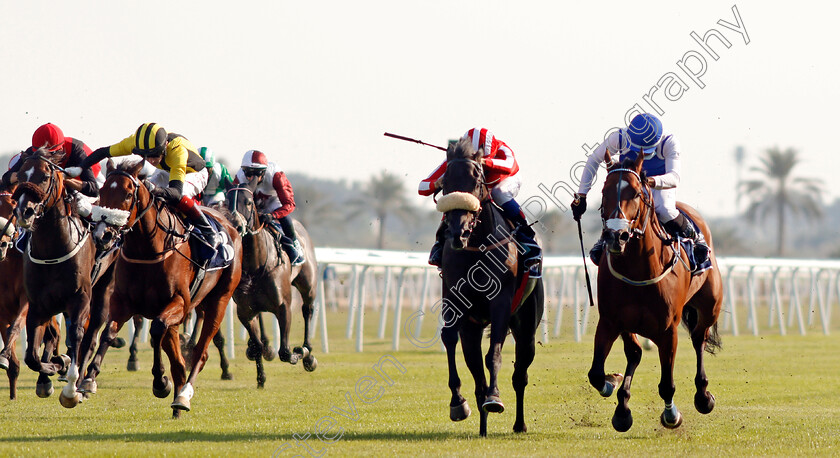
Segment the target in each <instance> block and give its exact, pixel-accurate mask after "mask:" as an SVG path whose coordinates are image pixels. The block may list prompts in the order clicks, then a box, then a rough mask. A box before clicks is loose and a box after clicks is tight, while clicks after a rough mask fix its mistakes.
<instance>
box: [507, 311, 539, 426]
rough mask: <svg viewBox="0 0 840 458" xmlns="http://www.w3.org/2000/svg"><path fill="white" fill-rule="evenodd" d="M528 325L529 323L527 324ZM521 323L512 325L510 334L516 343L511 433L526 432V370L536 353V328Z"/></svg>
mask: <svg viewBox="0 0 840 458" xmlns="http://www.w3.org/2000/svg"><path fill="white" fill-rule="evenodd" d="M529 324H530V322H529ZM523 325H524V323H523V322H518V323H513V324H512V326H511V333H512V334H513V338H514V340H515V341H516V361H515V362H514V368H513V391H514V392H516V421H515V422H514V423H513V432H515V433H524V432H526V431H528V427H527V426H525V387H526V386H528V368H529V367H530V366H531V363H532V362H534V354H535V353H536V348H535V344H536V336H535V331H536V328H533V329H532V327H531V326H524V329H523Z"/></svg>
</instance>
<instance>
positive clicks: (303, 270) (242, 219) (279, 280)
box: [226, 182, 318, 388]
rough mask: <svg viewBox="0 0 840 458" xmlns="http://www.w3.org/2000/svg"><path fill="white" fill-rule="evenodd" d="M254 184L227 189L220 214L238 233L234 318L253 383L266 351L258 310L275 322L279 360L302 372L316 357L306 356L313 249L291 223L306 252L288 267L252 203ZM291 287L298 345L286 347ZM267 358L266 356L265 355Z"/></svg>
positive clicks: (262, 380)
mask: <svg viewBox="0 0 840 458" xmlns="http://www.w3.org/2000/svg"><path fill="white" fill-rule="evenodd" d="M254 186H256V182H253V183H252V184H246V185H240V186H237V187H234V188H231V189H229V190H228V191H227V199H226V200H227V203H228V212H227V213H226V216H227V217H228V219H229V220H230V222H231V224H233V226H234V227H235V228H236V230H237V231H239V234H240V236H241V237H242V246H243V256H242V282H241V283H240V285H239V287H238V288H237V289H236V292H235V293H234V295H233V300H234V301H235V302H236V312H237V315H238V316H239V321H240V322H242V325H243V326H245V327H246V328H247V329H248V334H249V339H248V350H247V352H246V354H247V356H248V358H249V359H253V360H254V361H255V362H256V365H257V386H258V387H259V388H262V387H263V386H264V384H265V371H264V370H263V366H262V356H265V355H266V353H268V352H271V351H272V350H270V347H269V346H268V345H267V339H266V336H265V332H264V330H263V329H262V326H261V323H260V322H259V320H258V318H259V317H258V314H259V313H260V312H270V313H273V314H274V316H276V317H277V321H278V323H280V343H279V347H280V348H279V349H278V355H279V357H280V360H281V361H284V362H288V363H291V364H297V362H298V360H300V359H302V360H303V367H304V368H305V369H306V370H307V371H314V370H315V368H316V367H317V365H318V361H317V360H316V359H315V357H314V356H313V355H312V345H311V344H310V343H309V330H310V325H311V323H310V321H311V317H312V304H313V302H314V301H315V294H316V286H317V284H316V282H317V270H318V267H317V263H316V260H315V250H314V247H313V244H312V240H311V239H310V238H309V234H308V233H307V232H306V229H304V227H303V225H302V224H300V222H298V221H295V222H294V224H295V230H296V231H297V233H298V238H299V240H300V241H301V244H302V245H303V248H304V250H306V256H305V257H306V262H305V263H303V264H302V265H300V266H295V267H292V266H291V265H290V263H289V257H288V256H287V255H286V253H285V252H284V251H283V250H280V249H277V247H276V245H275V242H274V236H273V235H272V234H271V233H270V232H269V230H268V229H266V228H265V226H264V225H263V223H262V222H261V221H260V219H259V217H258V214H257V209H256V206H255V204H254V189H253V188H254ZM292 285H293V286H295V288H297V290H298V292H299V293H300V295H301V297H302V298H303V305H302V307H301V312H302V314H303V326H304V328H303V346H301V347H295V348H294V350H290V349H289V332H290V330H291V324H292V311H291V308H292V291H291V286H292ZM266 359H269V358H266Z"/></svg>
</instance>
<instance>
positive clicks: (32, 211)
mask: <svg viewBox="0 0 840 458" xmlns="http://www.w3.org/2000/svg"><path fill="white" fill-rule="evenodd" d="M33 216H35V209H34V208H27V209H25V210H24V211H23V217H24V218H27V219H28V218H32V217H33Z"/></svg>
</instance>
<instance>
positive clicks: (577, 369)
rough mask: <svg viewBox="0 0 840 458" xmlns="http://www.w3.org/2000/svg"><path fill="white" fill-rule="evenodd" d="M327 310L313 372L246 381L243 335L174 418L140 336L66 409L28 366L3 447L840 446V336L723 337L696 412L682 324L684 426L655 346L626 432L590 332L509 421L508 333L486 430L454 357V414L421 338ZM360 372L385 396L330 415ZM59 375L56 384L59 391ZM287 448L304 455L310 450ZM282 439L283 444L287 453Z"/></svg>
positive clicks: (78, 451) (371, 452) (253, 450)
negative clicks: (459, 399)
mask: <svg viewBox="0 0 840 458" xmlns="http://www.w3.org/2000/svg"><path fill="white" fill-rule="evenodd" d="M374 317H377V318H378V316H377V315H375V314H368V315H367V316H366V319H367V322H366V325H368V326H366V328H369V329H375V327H376V324H378V321H377V319H376V318H374ZM330 321H331V323H332V324H331V336H332V340H331V342H330V344H331V350H332V352H331V353H329V354H321V353H320V352H319V351H318V350H319V349H320V342H318V341H316V342H315V347H316V356H317V357H318V360H319V367H318V369H317V371H316V372H314V373H307V372H304V370H303V368H302V367H301V366H300V365H298V366H289V365H288V364H284V363H280V362H279V361H277V360H275V361H273V362H270V363H267V364H266V370H267V376H268V382H267V383H266V388H265V389H263V390H257V389H256V388H255V387H256V376H255V369H254V367H253V363H252V362H250V361H247V360H246V359H245V358H244V355H243V352H244V346H243V345H242V344H241V342H240V341H239V339H238V338H237V345H238V347H237V352H238V353H237V357H236V359H234V360H233V361H232V364H233V366H232V370H233V372H234V376H235V379H234V380H233V381H222V380H220V379H219V374H220V370H219V368H218V357H217V356H216V355H215V354H211V357H210V361H209V363H208V367H207V368H206V369H205V371H204V372H203V373H202V374H201V376H200V377H199V381H198V386H197V388H196V395H195V397H194V398H193V402H192V407H193V410H192V411H191V412H188V413H185V414H184V415H183V416H182V418H181V419H179V420H172V419H171V418H170V417H171V410H170V409H169V404H170V402H171V401H172V399H171V397H170V398H169V399H165V400H164V399H157V398H155V397H154V396H153V395H152V393H151V374H150V361H151V351H150V350H149V349H148V348H147V347H146V346H145V345H144V348H143V350H142V352H141V370H140V372H136V373H129V372H127V371H126V370H125V360H126V358H127V351H126V350H125V349H121V350H115V351H112V352H111V353H109V355H108V358H107V360H106V364H105V367H104V370H103V374H102V375H101V376H100V378H99V392H98V393H97V394H96V395H94V397H93V398H92V399H90V400H89V401H86V402H84V403H83V404H81V405H79V406H78V407H76V408H75V409H65V408H63V407H61V406H60V405H59V403H58V398H57V396H58V393H57V392H56V394H54V395H53V396H52V397H51V398H49V399H39V398H37V397H36V396H35V393H34V391H35V378H36V377H35V374H34V373H33V372H31V371H29V370H28V369H26V368H24V369H23V371H22V374H21V378H20V382H19V387H18V390H19V391H18V399H17V400H16V401H9V400H8V391H7V389H8V388H6V387H5V385H4V386H3V388H2V389H0V409H2V417H0V418H2V420H0V421H2V425H0V426H2V427H0V456H9V455H12V456H58V455H64V456H69V455H74V456H75V455H78V456H82V455H96V456H103V455H104V456H110V455H121V456H122V455H130V456H141V455H142V456H147V455H167V456H242V455H248V456H270V455H271V454H272V453H273V452H274V451H275V450H277V449H278V447H281V446H282V445H283V444H284V443H288V442H292V443H293V442H294V439H293V434H297V435H305V434H306V433H310V432H312V431H313V428H314V426H315V424H316V423H317V422H318V421H319V419H321V418H324V417H326V416H331V417H332V418H334V419H335V421H336V425H335V427H336V428H339V427H340V428H342V430H343V435H342V436H341V437H340V439H338V440H337V441H335V442H334V443H332V444H329V445H327V444H324V443H322V442H320V441H319V440H318V439H315V437H314V436H310V439H309V441H308V442H307V443H308V444H310V445H311V446H312V447H313V449H315V450H316V451H321V452H324V453H328V454H332V455H337V456H344V455H367V456H383V455H399V456H405V455H413V456H438V455H449V456H476V455H491V454H492V455H497V456H498V455H501V456H555V455H567V456H605V455H625V456H639V455H657V456H661V455H669V456H675V455H692V456H697V455H711V456H722V455H737V456H741V455H753V456H756V455H758V456H767V455H772V456H790V455H806V454H807V455H835V456H836V455H838V454H840V438H838V437H840V431H839V430H838V427H840V405H838V399H840V398H838V394H837V388H836V386H835V384H834V383H835V381H836V379H837V376H838V369H840V335H838V334H837V333H835V334H834V335H831V336H823V335H817V334H813V335H808V336H798V335H791V336H786V337H780V336H776V335H773V336H763V337H753V336H740V337H732V336H729V335H724V336H723V339H724V348H723V350H722V351H721V352H720V354H719V355H717V356H714V357H707V359H706V369H707V373H708V375H709V379H710V382H711V384H710V390H711V391H712V392H713V393H714V395H715V396H716V398H717V406H716V408H715V410H714V411H713V412H712V413H711V414H709V415H701V414H699V413H697V412H696V411H695V410H694V408H693V395H694V384H693V377H694V356H693V351H692V350H691V348H690V344H689V341H688V338H687V336H686V334H685V332H681V343H680V348H679V353H678V355H677V368H676V374H675V378H676V384H677V393H676V397H675V401H676V404H677V406H678V407H679V408H680V410H681V411H682V413H683V415H684V422H683V425H682V426H681V427H680V428H679V429H677V430H666V429H664V428H663V427H661V426H660V425H659V414H660V413H661V411H662V407H663V405H662V401H661V400H660V399H659V397H658V395H657V384H658V383H659V361H658V357H657V356H656V353H655V351H654V352H645V354H644V356H643V359H642V364H641V366H640V367H639V370H638V371H637V374H636V377H635V379H634V384H633V391H632V393H633V398H632V400H631V401H630V405H631V408H632V409H633V417H634V420H635V424H634V425H633V428H632V429H631V430H630V431H629V432H627V433H618V432H615V431H614V430H613V429H612V427H611V426H610V418H611V416H612V412H613V409H614V408H615V398H614V397H613V398H610V399H604V398H601V397H600V396H599V395H598V393H597V392H596V391H595V390H594V389H593V388H592V387H590V386H589V384H588V382H587V379H586V373H587V371H588V369H589V364H590V362H591V350H592V343H591V341H592V340H591V339H592V338H591V336H587V337H586V338H585V342H584V343H574V342H571V341H570V339H569V338H568V337H566V338H561V339H556V338H555V339H552V340H551V343H550V344H546V345H542V346H538V348H537V355H536V360H535V362H534V364H533V366H532V367H531V370H530V382H531V384H530V386H529V387H528V390H527V392H526V422H527V424H528V428H529V431H528V433H526V434H514V433H513V432H512V426H513V421H514V411H513V409H514V406H515V396H514V393H513V389H512V388H511V386H510V376H511V372H512V370H513V365H512V364H511V361H512V359H513V353H512V350H513V345H510V344H509V345H508V346H507V347H505V355H504V366H503V371H502V374H501V378H500V380H501V383H500V388H501V391H502V399H503V400H504V402H505V403H506V405H507V407H508V410H507V411H505V413H503V414H501V415H492V416H491V417H490V419H489V427H488V432H489V437H488V438H487V439H480V438H479V437H478V416H477V414H476V413H475V412H476V410H477V406H475V402H474V400H473V395H472V393H473V382H472V378H471V376H470V375H469V372H468V371H467V370H466V367H465V366H464V364H463V362H462V361H459V368H460V375H461V378H462V380H463V383H464V387H463V392H464V394H465V397H467V399H468V400H469V402H470V405H471V407H472V408H473V411H474V414H473V416H471V417H470V418H469V419H467V420H466V421H463V422H459V423H453V422H450V421H449V418H448V402H449V390H448V388H447V386H446V380H447V373H446V365H445V355H444V354H443V353H441V352H439V351H438V347H437V346H435V347H433V348H432V349H428V350H419V349H417V348H414V347H412V346H411V344H410V343H408V341H403V344H402V346H401V348H402V349H403V351H400V352H396V353H393V352H391V351H390V348H391V344H390V341H379V340H375V339H370V338H368V339H367V342H366V347H365V352H364V353H354V352H352V349H353V342H352V341H348V340H346V339H344V338H343V337H344V321H343V320H342V317H341V316H338V315H330ZM389 333H390V330H389ZM293 334H294V336H299V335H300V330H299V329H297V328H295V329H294V331H293ZM370 335H375V331H374V332H371V333H369V334H368V336H370ZM294 336H293V337H294ZM237 337H238V335H237ZM296 340H297V337H295V338H294V339H293V341H296ZM485 346H486V345H485ZM387 354H392V355H393V356H394V357H395V358H396V359H397V360H399V362H400V363H402V364H403V365H404V367H405V373H403V374H400V373H399V372H398V371H396V370H394V369H393V367H391V366H388V365H386V366H384V367H385V368H386V371H387V373H388V374H389V375H390V376H391V377H392V378H393V380H394V382H395V383H394V384H393V385H391V386H389V385H387V384H383V383H382V382H381V379H380V378H379V376H378V375H377V374H376V372H375V371H374V369H373V365H374V364H376V363H377V361H378V360H379V358H380V357H382V356H383V355H387ZM459 359H461V358H460V355H459ZM624 364H625V362H624V356H623V352H622V351H621V345H620V344H617V346H616V347H614V349H613V354H612V355H611V356H610V358H609V359H608V361H607V370H609V371H619V372H623V371H624ZM365 376H372V377H374V378H375V379H376V380H380V382H379V385H377V387H381V388H382V389H383V392H382V395H381V398H379V399H378V400H376V401H375V402H373V403H370V404H366V403H364V402H361V401H360V399H359V398H358V397H357V395H356V394H352V396H353V399H354V406H355V409H356V416H355V417H356V418H355V420H352V419H349V418H346V417H344V416H341V415H339V414H338V413H336V412H335V410H336V409H339V408H340V409H344V410H349V409H350V407H349V406H348V403H347V400H346V399H345V393H347V392H350V393H355V387H356V383H357V382H358V381H359V380H360V379H361V378H363V377H365ZM62 385H63V384H61V383H57V384H56V388H57V390H58V389H59V388H60V387H61V386H62ZM294 451H295V452H296V453H300V454H303V455H304V456H306V455H307V454H306V451H305V450H304V449H303V448H295V449H294ZM287 452H289V453H286V454H285V455H284V456H292V455H293V453H291V450H288V451H287Z"/></svg>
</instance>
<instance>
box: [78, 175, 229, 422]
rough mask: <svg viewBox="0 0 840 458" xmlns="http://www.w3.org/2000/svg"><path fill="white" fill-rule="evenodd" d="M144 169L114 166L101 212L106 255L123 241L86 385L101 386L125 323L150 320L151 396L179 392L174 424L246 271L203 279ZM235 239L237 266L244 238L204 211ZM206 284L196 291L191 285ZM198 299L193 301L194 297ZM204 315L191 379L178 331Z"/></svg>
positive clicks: (99, 228) (99, 231)
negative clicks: (99, 377) (99, 378)
mask: <svg viewBox="0 0 840 458" xmlns="http://www.w3.org/2000/svg"><path fill="white" fill-rule="evenodd" d="M142 166H143V162H142V161H139V162H130V161H124V162H123V163H121V164H120V165H119V166H118V167H116V168H114V167H113V164H112V163H110V162H109V163H108V172H107V175H106V179H105V184H104V185H103V187H102V192H101V194H100V206H99V207H94V211H93V219H94V221H99V222H98V223H97V225H96V228H95V230H94V238H95V239H96V240H97V244H99V245H101V247H102V248H107V247H108V246H109V245H111V244H113V243H115V242H116V240H117V239H121V241H122V244H121V249H120V256H119V258H118V259H117V261H116V272H115V281H114V293H113V295H112V296H111V303H110V318H109V321H108V325H107V327H106V330H105V332H103V333H102V335H101V336H100V339H99V348H98V349H97V352H96V356H95V357H94V359H93V361H92V362H91V365H90V367H88V373H87V378H89V379H90V380H91V382H92V383H95V380H96V376H97V375H98V374H99V372H100V367H101V363H102V359H103V358H104V356H105V353H106V352H107V350H108V347H109V346H110V345H111V344H112V343H113V341H114V339H115V338H116V337H117V333H118V332H119V331H120V329H121V328H122V326H123V324H125V322H126V321H128V320H129V319H131V318H132V317H133V316H135V315H141V316H143V317H145V318H147V319H149V320H151V326H150V329H149V334H150V336H151V343H152V349H153V353H154V356H153V365H152V375H153V382H152V392H153V393H154V395H155V396H157V397H158V398H166V397H167V396H169V394H170V393H171V392H172V391H173V387H174V392H175V398H174V401H173V402H172V404H171V407H172V417H173V418H178V417H180V414H181V411H189V410H190V408H191V402H190V401H191V399H192V397H193V394H194V392H195V391H194V387H195V383H196V379H197V377H198V374H199V372H201V370H202V369H203V368H204V363H205V362H206V361H207V348H208V347H209V345H210V341H211V339H212V338H213V335H214V334H215V333H216V331H217V330H218V329H219V325H220V324H221V322H222V319H224V313H225V309H226V308H227V304H228V301H229V300H230V297H231V295H232V294H233V290H234V289H235V288H236V286H237V284H239V278H240V275H241V266H240V264H239V263H238V262H233V263H231V264H230V265H229V266H227V267H225V268H222V269H216V270H212V271H205V272H202V270H203V268H202V266H200V265H198V264H197V263H196V262H195V261H194V260H193V259H192V254H193V252H194V248H193V247H192V245H191V244H190V243H188V242H189V240H188V239H189V235H188V234H187V233H186V227H185V226H184V223H183V222H182V220H181V219H180V218H179V217H177V215H176V214H175V213H174V212H173V211H172V210H170V209H169V208H168V207H167V206H166V204H165V203H164V202H162V201H160V200H158V199H155V198H154V197H153V196H152V195H151V193H150V191H149V189H148V188H147V186H146V184H145V183H143V182H141V181H140V179H138V174H139V172H140V170H141V168H142ZM204 211H205V212H206V214H207V217H208V218H211V219H214V220H216V222H217V223H219V225H220V226H221V230H222V231H225V232H226V233H227V234H228V235H229V236H230V238H231V240H232V243H233V248H234V256H235V259H237V258H239V257H240V256H241V255H242V245H241V242H240V240H239V234H237V233H236V231H235V230H234V229H233V227H231V226H230V224H229V223H227V221H226V220H225V219H224V218H223V217H221V216H220V215H219V214H218V213H217V212H215V211H211V210H209V209H206V208H205V209H204ZM202 273H203V274H204V277H203V279H201V280H199V282H198V283H197V284H196V285H195V286H196V289H195V290H194V291H191V285H192V284H193V280H194V279H196V278H197V277H199V278H200V277H201V275H202ZM191 293H192V294H191ZM194 309H195V310H201V311H203V312H204V324H203V326H202V328H201V336H200V337H199V339H198V343H197V346H196V350H195V351H194V352H193V354H192V361H191V365H190V367H191V370H190V372H189V376H187V370H186V367H185V363H184V358H183V356H182V355H181V345H180V341H179V339H180V338H179V333H178V328H179V327H180V325H181V324H182V323H183V322H184V320H185V319H186V317H187V316H188V315H189V313H190V312H191V311H192V310H194ZM161 351H163V352H165V353H166V355H167V356H168V357H169V363H170V372H171V375H172V379H171V380H170V379H169V377H167V376H165V375H164V372H165V370H164V366H163V359H162V354H161Z"/></svg>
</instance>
